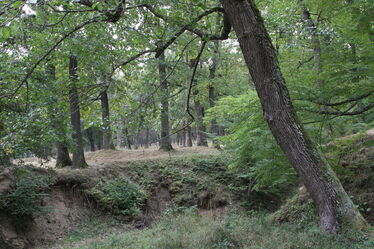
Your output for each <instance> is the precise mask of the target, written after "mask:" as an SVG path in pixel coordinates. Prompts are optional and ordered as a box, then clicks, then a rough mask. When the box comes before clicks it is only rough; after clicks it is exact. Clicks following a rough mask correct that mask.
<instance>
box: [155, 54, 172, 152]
mask: <svg viewBox="0 0 374 249" xmlns="http://www.w3.org/2000/svg"><path fill="white" fill-rule="evenodd" d="M158 71H159V74H160V75H159V76H160V90H161V139H160V150H163V151H170V150H173V147H172V146H171V142H170V126H169V86H168V82H167V80H166V61H165V53H164V52H163V53H162V54H161V55H160V57H159V61H158Z"/></svg>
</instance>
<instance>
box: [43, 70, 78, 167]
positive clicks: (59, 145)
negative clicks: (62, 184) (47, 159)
mask: <svg viewBox="0 0 374 249" xmlns="http://www.w3.org/2000/svg"><path fill="white" fill-rule="evenodd" d="M46 74H47V76H48V80H49V81H50V82H49V84H50V85H53V84H55V81H56V67H55V66H54V65H53V64H51V63H49V64H47V66H46ZM57 102H58V100H57V96H51V98H50V103H49V104H48V112H49V114H50V115H49V116H50V118H51V123H52V126H53V129H54V131H55V133H56V135H57V138H58V140H57V141H56V167H57V168H62V167H65V166H70V165H72V161H71V159H70V155H69V150H68V147H67V141H66V131H65V125H64V117H63V116H61V115H62V113H63V111H61V110H59V109H58V108H56V107H55V106H57ZM54 107H55V108H54Z"/></svg>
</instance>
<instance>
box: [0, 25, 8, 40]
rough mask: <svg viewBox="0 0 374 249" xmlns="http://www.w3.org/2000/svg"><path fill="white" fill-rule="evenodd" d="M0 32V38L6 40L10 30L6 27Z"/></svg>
mask: <svg viewBox="0 0 374 249" xmlns="http://www.w3.org/2000/svg"><path fill="white" fill-rule="evenodd" d="M0 31H1V32H0V33H1V38H3V39H8V38H9V37H10V29H9V28H8V27H3V28H2V29H1V30H0Z"/></svg>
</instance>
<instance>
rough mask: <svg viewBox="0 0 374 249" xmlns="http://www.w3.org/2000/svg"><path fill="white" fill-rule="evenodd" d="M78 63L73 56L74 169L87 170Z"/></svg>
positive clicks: (72, 124)
mask: <svg viewBox="0 0 374 249" xmlns="http://www.w3.org/2000/svg"><path fill="white" fill-rule="evenodd" d="M77 68H78V61H77V57H76V56H74V55H71V56H70V58H69V75H70V80H69V97H70V117H71V126H72V127H73V140H74V145H75V148H74V151H73V168H85V167H87V166H88V165H87V163H86V159H85V157H84V150H83V137H82V131H81V114H80V108H79V95H78V89H77V81H78V74H77Z"/></svg>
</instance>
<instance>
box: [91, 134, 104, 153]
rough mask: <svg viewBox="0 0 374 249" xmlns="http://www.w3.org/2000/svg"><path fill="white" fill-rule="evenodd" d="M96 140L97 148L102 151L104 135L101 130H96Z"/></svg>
mask: <svg viewBox="0 0 374 249" xmlns="http://www.w3.org/2000/svg"><path fill="white" fill-rule="evenodd" d="M93 132H94V134H95V135H94V138H95V140H96V146H97V149H98V150H101V149H102V142H103V133H102V132H101V129H94V130H93Z"/></svg>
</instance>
